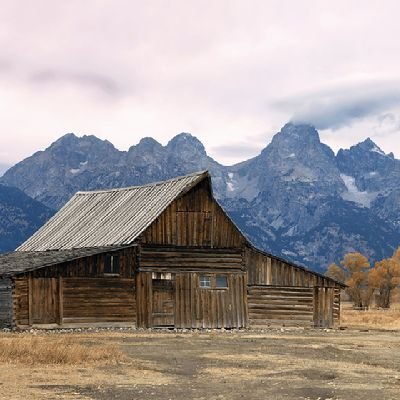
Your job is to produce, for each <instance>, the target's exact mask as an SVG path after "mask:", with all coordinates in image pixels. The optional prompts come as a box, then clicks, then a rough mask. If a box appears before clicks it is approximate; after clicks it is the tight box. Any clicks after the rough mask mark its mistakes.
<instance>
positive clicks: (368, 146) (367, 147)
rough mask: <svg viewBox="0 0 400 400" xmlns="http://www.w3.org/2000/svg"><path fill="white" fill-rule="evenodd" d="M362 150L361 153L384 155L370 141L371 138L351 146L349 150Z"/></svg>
mask: <svg viewBox="0 0 400 400" xmlns="http://www.w3.org/2000/svg"><path fill="white" fill-rule="evenodd" d="M352 149H353V150H363V151H371V152H374V153H377V154H380V155H383V156H384V155H386V154H385V152H384V151H383V150H382V149H380V148H379V147H378V145H377V144H376V143H375V142H373V141H372V140H371V138H367V139H365V140H364V141H363V142H360V143H358V144H356V145H355V146H352V147H351V148H350V150H352Z"/></svg>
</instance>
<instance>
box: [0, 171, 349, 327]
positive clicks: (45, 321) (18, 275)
mask: <svg viewBox="0 0 400 400" xmlns="http://www.w3.org/2000/svg"><path fill="white" fill-rule="evenodd" d="M341 288H343V285H342V284H341V283H339V282H336V281H335V280H333V279H330V278H327V277H325V276H322V275H320V274H318V273H316V272H312V271H309V270H307V269H305V268H303V267H301V266H298V265H295V264H293V263H290V262H288V261H285V260H283V259H280V258H278V257H274V256H273V255H271V254H268V253H265V252H262V251H260V250H258V249H256V248H255V247H254V246H253V245H252V244H251V243H250V242H249V241H248V240H247V239H246V237H245V236H244V235H243V234H242V233H241V232H240V230H239V229H238V228H237V227H236V226H235V224H234V223H233V222H232V220H231V219H230V218H229V217H228V216H227V214H226V213H225V212H224V210H223V209H222V208H221V206H220V205H219V203H218V202H217V201H216V200H215V198H214V197H213V193H212V186H211V178H210V175H209V174H208V172H207V171H203V172H199V173H195V174H191V175H187V176H183V177H178V178H175V179H171V180H168V181H163V182H158V183H154V184H149V185H145V186H138V187H129V188H123V189H113V190H101V191H91V192H78V193H76V194H75V196H73V197H72V198H71V200H70V201H69V202H68V203H67V204H66V205H65V206H64V207H63V208H62V209H61V210H60V211H59V212H58V213H57V214H55V215H54V216H53V218H51V219H50V220H49V221H48V222H47V223H46V224H45V225H44V226H43V227H42V228H41V229H39V230H38V231H37V232H36V233H35V234H34V235H33V236H32V237H30V238H29V239H28V240H27V241H26V242H25V243H23V244H22V245H21V246H20V247H19V248H18V249H17V250H16V251H15V252H12V253H7V254H3V255H0V326H3V327H5V326H12V327H17V328H30V327H41V328H53V327H83V326H100V327H107V326H130V327H143V328H155V327H175V328H242V327H265V326H270V325H280V326H282V325H285V326H306V327H333V326H336V325H338V324H339V321H340V290H341Z"/></svg>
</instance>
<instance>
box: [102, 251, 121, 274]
mask: <svg viewBox="0 0 400 400" xmlns="http://www.w3.org/2000/svg"><path fill="white" fill-rule="evenodd" d="M104 273H105V274H109V275H119V257H118V256H115V255H111V254H106V256H105V259H104Z"/></svg>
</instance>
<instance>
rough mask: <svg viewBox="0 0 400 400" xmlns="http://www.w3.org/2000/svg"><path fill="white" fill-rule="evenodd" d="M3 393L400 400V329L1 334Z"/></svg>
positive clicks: (101, 398) (102, 398)
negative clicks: (392, 330) (394, 330)
mask: <svg viewBox="0 0 400 400" xmlns="http://www.w3.org/2000/svg"><path fill="white" fill-rule="evenodd" d="M0 350H1V352H0V361H1V362H0V398H1V399H15V400H18V399H24V400H26V399H33V400H35V399H86V400H88V399H93V400H94V399H96V400H109V399H119V400H132V399H163V400H164V399H165V400H168V399H171V400H172V399H174V400H175V399H182V400H183V399H185V400H187V399H197V400H206V399H207V400H220V399H232V400H238V399H255V400H257V399H259V400H265V399H269V400H274V399H279V400H281V399H293V400H294V399H304V400H305V399H308V400H311V399H313V400H317V399H318V400H322V399H325V400H328V399H331V400H332V399H336V400H339V399H343V400H346V399H355V400H357V399H360V400H361V399H362V400H365V399H378V398H379V399H380V400H385V399H388V400H389V399H391V400H392V399H400V331H399V332H389V331H382V330H379V331H369V332H365V331H359V330H350V329H346V330H338V331H334V330H299V329H297V330H278V329H277V330H266V331H225V332H224V331H219V332H217V331H211V332H205V331H203V332H185V333H182V332H174V331H163V332H157V331H152V332H147V331H146V332H143V331H142V332H140V331H137V332H135V331H100V332H90V331H87V332H73V333H51V332H34V333H5V334H1V335H0Z"/></svg>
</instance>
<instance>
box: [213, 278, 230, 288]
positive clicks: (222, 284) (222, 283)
mask: <svg viewBox="0 0 400 400" xmlns="http://www.w3.org/2000/svg"><path fill="white" fill-rule="evenodd" d="M215 287H216V288H218V289H226V288H227V287H228V278H227V277H226V276H224V275H217V279H216V285H215Z"/></svg>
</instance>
